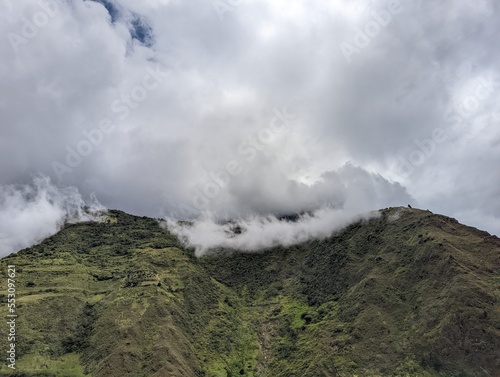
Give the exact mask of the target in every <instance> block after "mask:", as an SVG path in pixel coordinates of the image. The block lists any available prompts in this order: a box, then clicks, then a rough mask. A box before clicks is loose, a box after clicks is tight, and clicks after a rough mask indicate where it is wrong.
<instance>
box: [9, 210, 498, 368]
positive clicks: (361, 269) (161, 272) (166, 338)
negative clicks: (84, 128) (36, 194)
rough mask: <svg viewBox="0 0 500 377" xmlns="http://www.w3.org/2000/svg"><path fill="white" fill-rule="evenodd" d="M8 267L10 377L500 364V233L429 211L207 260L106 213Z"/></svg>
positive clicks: (386, 215) (389, 213)
mask: <svg viewBox="0 0 500 377" xmlns="http://www.w3.org/2000/svg"><path fill="white" fill-rule="evenodd" d="M0 264H1V266H0V276H1V278H2V281H4V282H6V273H7V265H16V270H17V276H16V289H17V292H16V294H17V307H16V309H17V314H18V315H19V317H18V318H17V328H16V332H17V334H16V337H17V339H16V344H17V346H16V350H17V364H16V367H17V370H16V372H15V373H12V370H9V369H8V368H6V366H5V363H2V368H1V369H0V373H1V374H2V375H7V376H9V375H11V376H65V377H69V376H75V377H84V376H93V377H100V376H120V377H121V376H130V377H132V376H134V377H143V376H144V377H145V376H148V377H149V376H157V377H160V376H173V377H174V376H197V377H198V376H199V377H201V376H205V377H235V376H247V377H258V376H262V377H278V376H286V377H293V376H297V377H302V376H304V377H320V376H325V377H330V376H341V377H343V376H345V377H347V376H359V377H361V376H401V377H406V376H450V377H451V376H457V377H458V376H495V373H497V371H498V370H500V364H499V361H498V360H499V358H498V350H499V349H500V306H499V305H498V299H499V296H500V277H499V276H500V275H499V269H500V240H499V239H498V238H496V237H493V236H490V235H489V234H488V233H486V232H481V231H479V230H477V229H474V228H470V227H466V226H463V225H461V224H459V223H457V222H456V221H455V220H454V219H450V218H448V217H445V216H439V215H434V214H432V213H430V212H428V211H420V210H416V209H412V210H410V209H403V208H391V209H386V210H383V211H381V216H380V217H379V218H374V219H372V220H370V221H362V222H358V223H356V224H352V225H350V226H349V227H347V228H346V229H344V230H343V231H341V232H339V233H338V234H335V235H334V236H332V237H330V238H327V239H324V240H314V241H310V242H307V243H304V244H301V245H296V246H293V247H289V248H282V247H279V248H275V249H272V250H267V251H265V252H262V253H238V252H233V251H230V250H219V251H218V252H217V253H213V254H211V255H208V256H205V257H202V258H200V259H197V258H196V257H195V256H194V253H193V251H192V250H190V249H186V248H185V247H183V246H182V245H181V244H180V243H179V241H178V240H177V238H176V237H175V236H173V235H172V234H170V233H169V232H168V231H166V230H164V229H163V228H161V227H160V226H159V225H158V222H157V221H156V220H154V219H149V218H140V217H135V216H130V215H127V214H125V213H123V212H120V211H110V213H109V218H108V219H107V220H106V221H104V222H102V223H81V224H73V225H67V226H66V227H65V228H64V229H63V230H62V231H61V232H59V233H58V234H56V235H55V236H53V237H51V238H49V239H47V240H45V241H43V242H42V243H41V244H39V245H37V246H34V247H32V248H29V249H25V250H22V251H20V252H18V253H16V254H13V255H10V256H8V257H6V258H4V259H2V260H1V262H0ZM4 286H5V284H4ZM2 289H3V290H2V291H0V293H1V295H0V302H1V306H0V315H1V316H2V317H3V318H5V315H6V314H7V305H6V302H7V297H6V294H7V292H6V290H5V287H2ZM5 329H6V327H5ZM2 333H4V331H3V330H2ZM6 346H7V342H6V340H5V341H3V342H0V352H2V354H4V355H5V354H6V353H7V352H6V351H7V348H6ZM9 373H10V374H9Z"/></svg>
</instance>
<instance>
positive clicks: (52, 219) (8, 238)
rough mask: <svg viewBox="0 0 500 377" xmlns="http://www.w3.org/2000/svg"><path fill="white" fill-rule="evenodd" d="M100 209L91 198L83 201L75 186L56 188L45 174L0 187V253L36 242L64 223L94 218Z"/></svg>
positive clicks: (92, 219) (55, 231)
mask: <svg viewBox="0 0 500 377" xmlns="http://www.w3.org/2000/svg"><path fill="white" fill-rule="evenodd" d="M103 210H104V207H103V206H102V205H100V204H99V202H97V201H96V200H95V198H93V199H92V201H91V202H90V203H89V204H87V203H85V201H84V200H83V199H82V197H81V195H80V193H79V192H78V190H77V189H76V188H75V187H66V188H58V187H56V186H55V185H53V184H52V183H51V182H50V179H49V178H48V177H41V176H39V177H35V178H34V179H33V182H32V184H28V185H16V186H13V185H7V186H0V256H5V255H8V254H10V253H12V252H15V251H18V250H20V249H23V248H25V247H29V246H32V245H34V244H36V243H38V242H40V241H41V240H43V239H45V238H47V237H49V236H51V235H53V234H55V233H57V232H58V231H59V230H60V229H61V228H62V226H63V225H64V224H65V223H66V222H80V221H96V220H98V219H99V216H100V214H101V213H102V211H103Z"/></svg>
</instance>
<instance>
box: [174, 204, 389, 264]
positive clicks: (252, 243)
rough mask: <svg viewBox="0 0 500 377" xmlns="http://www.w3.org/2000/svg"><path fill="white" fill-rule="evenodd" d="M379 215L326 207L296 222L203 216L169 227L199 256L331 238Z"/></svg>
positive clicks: (263, 218) (248, 250)
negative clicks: (222, 250) (228, 220)
mask: <svg viewBox="0 0 500 377" xmlns="http://www.w3.org/2000/svg"><path fill="white" fill-rule="evenodd" d="M378 214H379V213H378V212H371V213H356V214H352V213H351V214H349V213H348V212H345V211H343V210H335V209H332V208H324V209H321V210H317V211H315V212H313V213H312V214H305V215H302V216H300V217H299V218H298V219H296V220H295V221H289V220H286V219H278V218H276V217H271V216H254V217H251V218H248V219H239V220H236V221H233V222H231V223H225V224H221V223H218V222H216V221H215V220H214V219H213V218H203V219H200V220H196V221H195V222H193V223H190V224H185V223H183V224H181V223H178V222H176V221H174V220H168V221H167V224H166V227H167V228H168V230H170V231H171V232H173V233H174V234H176V235H177V236H178V237H179V238H180V239H181V240H182V241H184V243H185V244H186V245H187V246H189V247H193V248H195V253H196V255H197V256H201V255H204V254H206V253H207V252H209V251H210V250H213V249H218V248H225V249H232V250H239V251H245V252H252V251H264V250H266V249H269V248H272V247H276V246H284V247H287V246H291V245H296V244H299V243H302V242H305V241H308V240H311V239H322V238H327V237H329V236H331V235H333V234H334V232H335V231H339V230H341V229H342V228H344V227H345V226H347V225H349V224H350V223H353V222H355V221H357V220H361V219H365V220H367V219H369V218H372V217H376V216H377V215H378Z"/></svg>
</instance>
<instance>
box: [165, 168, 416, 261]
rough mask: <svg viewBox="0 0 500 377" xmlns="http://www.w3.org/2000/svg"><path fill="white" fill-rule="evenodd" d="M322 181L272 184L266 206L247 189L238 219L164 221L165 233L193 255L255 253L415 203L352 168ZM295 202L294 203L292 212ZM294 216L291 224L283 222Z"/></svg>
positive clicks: (207, 216) (209, 215) (213, 215)
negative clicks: (191, 249)
mask: <svg viewBox="0 0 500 377" xmlns="http://www.w3.org/2000/svg"><path fill="white" fill-rule="evenodd" d="M322 178H323V179H322V181H321V182H317V183H315V184H313V185H311V186H308V185H305V184H298V183H297V182H288V186H286V185H285V186H284V187H279V185H277V184H276V183H278V184H279V183H282V182H279V180H278V181H277V182H271V184H270V186H269V187H268V188H266V192H267V190H271V191H273V190H274V191H275V198H273V200H271V201H270V202H269V203H266V202H265V201H264V200H263V199H265V198H266V197H265V195H266V193H265V192H264V193H262V197H261V196H259V195H256V189H254V188H252V187H249V188H248V189H249V191H250V193H249V194H248V196H247V197H245V198H238V199H235V201H236V202H245V203H246V205H247V211H246V212H244V213H243V214H242V213H240V214H239V216H235V215H232V216H228V217H227V219H228V220H230V221H229V222H221V217H220V214H219V213H218V212H213V211H211V210H210V209H207V210H206V211H205V212H203V214H202V216H201V217H199V218H197V219H196V220H194V221H193V222H190V223H187V224H186V223H179V222H177V221H176V220H175V219H172V218H168V219H167V228H168V229H169V230H170V231H172V232H174V233H175V234H177V235H178V236H179V238H180V239H182V240H184V242H185V243H186V244H187V245H188V246H191V247H194V248H195V249H196V253H197V255H202V254H204V253H206V252H207V251H208V250H210V249H214V248H221V247H222V248H231V249H237V250H247V251H255V250H263V249H267V248H270V247H274V246H278V245H282V246H290V245H293V244H296V243H300V242H305V241H307V240H309V239H312V238H325V237H328V236H330V235H332V234H333V232H335V231H338V230H340V229H342V228H343V227H345V226H347V225H348V224H350V223H352V222H353V221H356V220H359V219H361V218H364V219H367V218H370V217H373V216H377V213H378V212H373V211H372V209H373V208H385V207H389V206H398V205H401V204H404V205H406V203H414V201H413V200H412V198H411V197H410V196H409V195H408V194H407V192H406V191H405V189H404V188H403V187H402V186H400V185H399V184H397V183H391V182H389V181H387V180H385V179H384V178H382V177H381V176H380V175H377V174H373V173H369V172H367V171H366V170H363V169H361V168H360V167H357V166H353V165H352V164H346V165H345V166H343V167H342V168H341V169H339V170H337V171H331V172H328V173H325V174H324V175H323V177H322ZM235 191H236V192H237V193H239V194H241V193H244V192H245V191H243V190H240V189H236V190H235ZM252 196H256V200H254V201H252V200H251V198H252ZM294 198H295V199H297V200H298V201H296V202H294V203H293V206H292V205H291V204H290V203H291V202H293V199H294ZM304 198H307V200H304ZM300 199H302V201H301V200H300ZM216 208H218V206H216ZM250 209H251V210H252V211H253V213H251V212H250ZM270 214H274V216H273V215H270ZM297 216H298V219H296V221H289V220H288V219H289V218H290V217H292V218H294V217H297ZM236 228H240V229H242V230H243V231H242V232H241V234H237V233H235V232H234V229H236Z"/></svg>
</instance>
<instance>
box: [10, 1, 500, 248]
mask: <svg viewBox="0 0 500 377" xmlns="http://www.w3.org/2000/svg"><path fill="white" fill-rule="evenodd" d="M499 16H500V4H499V3H498V2H495V1H494V0H477V1H475V2H458V1H451V0H450V1H447V0H443V1H440V2H438V3H435V2H432V3H431V2H424V1H421V0H420V1H410V0H400V1H398V0H390V1H370V0H366V1H361V0H358V1H344V0H313V1H311V0H308V1H305V0H296V1H293V2H290V1H287V2H286V1H284V0H271V1H270V0H266V1H263V0H262V1H261V0H254V1H245V0H208V1H206V0H204V1H201V0H190V1H179V0H144V1H140V2H139V1H135V0H120V1H119V0H101V1H90V0H89V1H83V0H39V1H38V0H37V1H32V0H3V1H2V2H1V3H0V36H1V38H0V59H1V64H0V249H2V248H3V249H2V250H0V254H1V255H5V254H6V253H9V252H12V251H15V250H16V249H18V248H20V247H26V246H29V245H31V244H33V243H34V242H38V241H39V240H40V239H41V238H43V237H45V236H47V235H50V234H53V233H54V232H55V231H57V229H59V228H60V226H61V224H63V223H64V221H65V219H67V217H68V214H75V213H76V214H77V217H79V218H81V219H84V218H85V216H86V215H82V213H81V212H78V211H76V210H75V208H77V207H79V206H80V204H81V203H84V202H86V203H87V204H89V205H91V206H92V208H101V207H106V208H115V209H121V210H124V211H127V212H129V213H133V214H137V215H147V216H154V217H166V218H169V219H196V218H203V221H206V219H207V218H210V219H212V220H213V221H215V222H216V221H221V220H230V219H232V220H234V219H242V221H246V220H244V219H249V218H252V219H255V216H257V217H258V216H261V220H259V221H258V223H259V224H260V225H259V226H258V227H257V228H258V229H260V228H259V227H261V226H263V225H262V224H266V221H267V220H262V219H268V216H269V215H278V216H284V215H291V214H296V213H300V214H305V217H307V216H309V215H311V214H312V216H313V217H314V216H315V214H316V215H317V218H318V219H330V220H325V221H330V223H329V224H332V226H334V225H333V224H334V223H336V222H335V221H334V220H332V219H333V218H334V217H335V216H334V215H335V214H336V215H337V216H338V218H340V219H346V218H351V219H352V218H356V216H358V215H359V214H361V213H367V212H369V211H372V210H377V209H379V208H384V207H388V206H406V205H407V204H411V205H412V206H414V207H417V208H423V209H429V210H431V211H432V212H435V213H442V214H445V215H448V216H452V217H455V218H457V219H458V220H459V221H460V222H462V223H465V224H467V225H471V226H474V227H478V228H480V229H484V230H486V231H488V232H490V233H492V234H497V235H500V200H499V198H500V169H499V167H498V166H499V161H500V101H499V99H500V72H498V62H499V61H500V50H499V49H498V47H497V46H498V35H499V34H500V21H499V20H500V17H499ZM55 198H57V199H55ZM61 198H63V199H61ZM68 203H69V204H68ZM75 206H76V207H75ZM80 207H81V206H80ZM325 211H327V212H328V211H330V212H329V214H328V216H324V214H325ZM332 216H333V217H332ZM28 218H29V220H27V219H28ZM304 221H306V222H307V221H311V219H310V218H309V219H306V218H304ZM332 221H333V222H332ZM271 222H272V221H271ZM37 224H38V225H37ZM205 228H207V229H210V226H208V227H205Z"/></svg>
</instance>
